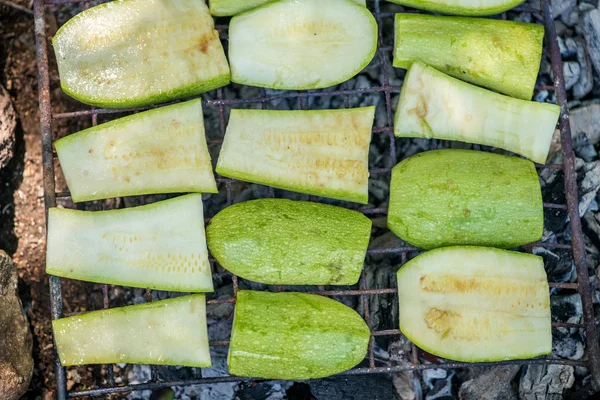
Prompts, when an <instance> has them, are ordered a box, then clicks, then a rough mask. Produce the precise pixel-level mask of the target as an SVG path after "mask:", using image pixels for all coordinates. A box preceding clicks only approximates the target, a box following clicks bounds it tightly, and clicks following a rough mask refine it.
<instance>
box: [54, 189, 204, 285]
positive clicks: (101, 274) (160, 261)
mask: <svg viewBox="0 0 600 400" xmlns="http://www.w3.org/2000/svg"><path fill="white" fill-rule="evenodd" d="M46 272H47V273H48V274H50V275H56V276H62V277H65V278H71V279H80V280H83V281H89V282H99V283H110V284H115V285H124V286H133V287H142V288H150V289H160V290H171V291H176V292H212V290H213V284H212V273H211V268H210V265H209V263H208V251H207V249H206V239H205V235H204V218H203V210H202V195H200V194H189V195H186V196H180V197H177V198H174V199H170V200H165V201H159V202H157V203H153V204H149V205H145V206H140V207H134V208H126V209H122V210H110V211H78V210H68V209H63V208H51V209H50V210H49V211H48V246H47V250H46Z"/></svg>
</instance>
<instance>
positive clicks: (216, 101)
mask: <svg viewBox="0 0 600 400" xmlns="http://www.w3.org/2000/svg"><path fill="white" fill-rule="evenodd" d="M81 1H82V0H34V17H35V37H36V51H37V62H38V67H39V76H38V79H39V97H40V111H41V114H40V115H41V121H40V123H41V133H42V157H43V177H44V202H45V209H46V212H47V211H48V208H49V207H54V206H56V204H57V203H56V201H57V198H61V197H68V196H69V193H65V192H61V193H57V192H56V189H55V157H56V154H55V153H53V150H52V124H53V122H54V121H56V120H59V119H66V118H91V121H92V124H93V125H96V124H97V119H98V115H101V114H113V113H122V112H123V111H124V110H111V109H100V108H90V107H86V106H84V105H83V104H82V105H81V107H82V109H81V110H79V111H74V112H66V113H60V114H53V113H52V112H51V110H52V106H51V96H50V81H49V63H48V35H47V32H46V25H45V14H46V11H47V8H48V7H58V8H60V7H61V6H63V5H65V4H70V3H75V2H81ZM86 6H89V4H86ZM368 6H369V8H370V10H371V11H372V12H373V14H374V16H375V18H376V20H377V23H378V26H379V47H378V51H377V54H376V57H377V58H376V61H377V62H378V63H379V66H378V67H379V69H380V71H379V74H380V75H379V76H380V78H381V82H383V84H382V85H377V86H372V87H368V88H362V89H348V88H347V86H346V85H344V86H342V89H339V90H309V91H301V92H290V91H285V92H272V91H269V92H267V91H265V90H260V92H259V93H260V96H258V97H252V98H234V99H228V98H225V96H224V90H223V89H222V88H221V89H217V90H216V91H214V92H211V94H210V95H209V96H205V95H203V96H201V97H202V98H203V106H204V107H205V108H216V110H218V113H219V121H220V134H221V140H222V137H223V136H224V134H225V128H226V125H227V121H226V111H227V110H228V109H230V108H235V107H243V106H246V105H249V104H254V105H256V106H260V107H261V108H265V107H267V106H268V105H269V102H272V101H274V100H278V99H283V98H287V99H297V104H298V107H299V108H301V109H306V108H307V107H308V100H309V99H311V98H313V99H317V98H319V97H325V96H338V97H341V98H343V99H344V102H343V104H344V106H345V107H349V105H350V99H351V98H353V97H360V96H363V95H365V94H373V93H377V94H379V95H381V96H383V97H384V98H385V101H384V102H382V103H381V104H380V105H379V107H381V106H382V105H383V106H384V107H385V113H386V114H385V117H386V118H385V124H384V125H383V126H375V127H374V128H373V135H374V136H375V135H383V136H384V137H387V138H388V140H389V154H388V157H389V160H387V161H388V163H387V165H391V166H393V165H395V164H396V163H397V162H398V159H397V153H396V140H405V139H396V138H395V137H394V135H393V124H392V121H393V118H392V117H393V114H392V94H396V93H399V91H400V86H396V85H391V84H390V72H389V71H390V69H391V68H392V67H391V53H392V50H393V47H392V46H391V43H383V35H382V30H383V24H384V22H385V21H391V19H392V18H393V16H394V13H386V12H381V9H380V6H381V1H380V0H373V1H369V2H368ZM517 10H518V11H519V12H525V13H531V14H532V15H533V17H534V18H536V19H537V20H540V21H543V23H544V26H545V29H546V38H545V48H546V51H547V52H548V54H549V55H550V57H551V60H552V73H553V77H554V86H553V87H552V86H544V87H541V89H545V90H554V91H555V94H556V100H557V103H558V104H559V105H560V107H561V115H560V119H559V125H558V129H559V130H560V139H561V142H562V143H561V144H562V150H561V151H562V156H563V163H564V164H553V165H537V169H538V172H539V171H543V170H544V169H548V168H552V169H562V170H563V172H564V174H563V175H564V188H565V195H566V200H567V201H566V204H552V203H545V204H544V207H545V208H546V209H562V210H566V211H567V212H568V216H569V219H570V229H571V244H559V243H547V242H540V243H535V244H534V245H535V246H539V247H544V248H548V249H570V250H572V255H573V260H572V261H573V262H574V264H575V267H576V271H577V283H560V282H549V286H550V288H559V289H568V290H576V291H577V293H579V295H580V296H581V301H582V305H583V320H582V322H581V323H567V322H553V323H552V326H553V328H554V327H566V328H576V329H581V330H583V331H584V332H585V338H586V346H585V355H584V357H583V358H582V359H581V360H570V359H562V358H556V357H554V358H553V357H552V356H549V357H541V358H535V359H530V360H511V361H503V362H496V363H478V364H476V365H530V364H563V365H572V366H585V367H587V368H588V369H589V371H590V373H591V376H592V379H591V381H590V383H588V384H587V385H586V386H584V387H583V388H581V389H580V390H579V391H578V392H577V393H574V394H573V397H574V398H584V397H585V396H588V395H590V394H592V393H595V392H598V391H600V347H599V343H598V334H597V328H596V325H595V322H594V311H593V305H592V289H591V286H590V284H589V279H588V278H589V276H588V270H587V267H586V254H585V247H584V240H583V235H582V231H581V222H580V216H579V210H578V192H577V181H576V172H575V165H574V154H573V148H572V139H571V129H570V126H569V114H568V109H567V98H566V90H565V83H564V79H563V68H562V61H561V55H560V50H559V47H558V41H557V36H556V31H555V27H554V22H553V17H552V11H551V8H550V5H549V1H548V0H541V11H540V10H537V9H534V8H529V7H523V6H521V7H518V8H517ZM501 17H502V18H504V19H505V18H506V14H502V15H501ZM216 28H217V29H218V30H219V32H220V35H221V39H222V40H226V34H227V24H222V23H221V20H219V19H218V20H217V25H216ZM538 89H540V87H538ZM273 93H274V94H273ZM139 110H142V109H130V110H125V111H128V112H135V111H139ZM221 140H212V141H209V146H219V145H220V143H221ZM447 145H448V144H447V143H442V146H447ZM390 169H391V168H379V169H374V170H371V171H370V173H371V175H375V174H389V172H390ZM217 181H218V182H219V183H220V184H219V187H220V193H219V195H218V196H224V198H226V205H230V204H232V201H233V198H232V184H234V182H235V181H234V180H232V179H225V178H221V177H218V179H217ZM268 193H269V195H270V196H274V195H275V192H274V190H273V189H272V188H270V189H269V191H268ZM311 200H312V201H319V198H316V197H312V196H311ZM359 210H360V211H362V212H363V213H364V214H366V215H367V216H384V215H385V214H386V213H387V210H386V209H385V208H361V209H359ZM532 248H533V245H529V246H525V247H524V250H525V251H531V250H532ZM417 250H418V249H415V248H414V247H410V246H403V247H394V248H383V249H373V250H369V252H368V253H369V254H379V255H385V256H390V257H391V256H394V257H398V256H399V257H400V259H401V264H404V263H405V262H406V261H407V259H408V254H409V253H414V252H415V251H417ZM211 264H212V265H213V268H216V265H215V261H214V260H213V259H211ZM364 268H365V269H368V268H369V265H368V264H366V265H365V266H364ZM232 282H233V293H234V296H233V297H231V298H219V299H210V295H209V299H210V300H208V304H221V303H235V294H236V292H237V288H238V278H237V277H236V276H233V277H232ZM271 289H272V290H276V291H280V290H293V286H285V287H282V286H276V287H272V288H271ZM313 289H314V290H313V291H312V292H313V293H317V294H320V295H323V296H356V297H358V303H359V309H360V311H361V313H362V315H363V316H364V318H365V320H366V322H367V324H368V325H369V327H372V324H371V315H370V310H369V298H370V296H377V295H392V294H394V293H396V292H397V289H396V288H372V287H369V286H368V284H367V279H366V275H365V271H364V269H363V272H362V275H361V279H360V281H359V284H358V287H357V288H353V289H349V290H327V289H326V288H325V287H322V286H316V287H313ZM102 291H103V299H104V308H108V307H109V296H108V293H109V292H108V286H107V285H103V290H102ZM50 296H51V304H52V307H51V310H52V319H56V318H60V317H62V316H63V311H62V301H63V300H62V295H61V278H58V277H53V276H51V277H50ZM153 297H154V298H156V296H153ZM371 335H372V336H371V340H370V343H369V347H368V353H367V361H366V362H367V363H368V366H366V367H359V368H354V369H352V370H349V371H346V372H344V373H343V375H357V374H392V373H395V372H401V371H407V370H412V371H420V370H425V369H431V368H446V369H449V368H469V367H472V366H473V365H475V364H470V363H465V362H445V361H438V362H434V363H429V364H423V363H419V354H420V353H419V352H421V350H419V349H417V348H416V347H415V346H414V345H412V353H411V354H410V355H409V356H410V359H409V360H407V361H409V364H408V365H401V366H400V365H395V366H394V365H391V366H390V365H381V363H380V362H378V361H377V360H376V358H375V356H374V341H375V338H376V337H378V336H390V337H393V336H399V335H401V333H400V330H398V329H389V330H379V331H372V333H371ZM210 345H211V346H227V345H228V341H214V340H213V341H211V342H210ZM55 368H56V388H57V392H56V393H57V398H58V399H59V400H63V399H66V398H77V397H84V396H102V395H107V394H112V393H124V392H131V391H137V390H151V389H159V388H164V387H169V386H185V385H207V384H215V383H221V382H236V381H250V380H252V379H249V378H243V377H236V376H222V377H202V372H201V370H200V373H199V374H198V373H197V374H196V375H195V377H194V378H193V379H189V380H177V381H163V380H160V379H158V378H157V374H156V370H155V369H154V368H153V369H152V371H153V374H152V378H151V379H150V381H148V382H146V383H139V384H128V385H117V384H115V378H114V373H113V366H112V365H108V366H106V367H105V368H106V371H107V372H106V377H105V382H106V383H105V384H103V385H101V386H93V387H89V388H86V389H85V390H80V391H67V386H66V373H65V368H63V367H62V366H61V364H60V361H59V359H58V356H56V355H55Z"/></svg>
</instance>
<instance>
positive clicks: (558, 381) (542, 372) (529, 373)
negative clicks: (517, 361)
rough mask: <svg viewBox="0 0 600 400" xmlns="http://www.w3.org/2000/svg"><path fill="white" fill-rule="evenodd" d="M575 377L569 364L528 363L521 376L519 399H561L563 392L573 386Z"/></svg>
mask: <svg viewBox="0 0 600 400" xmlns="http://www.w3.org/2000/svg"><path fill="white" fill-rule="evenodd" d="M574 382H575V377H574V374H573V367H571V366H569V365H529V366H527V367H525V372H524V374H523V376H522V377H521V383H520V385H519V397H520V398H521V400H542V399H543V400H562V399H563V392H564V391H565V389H569V388H571V387H572V386H573V383H574Z"/></svg>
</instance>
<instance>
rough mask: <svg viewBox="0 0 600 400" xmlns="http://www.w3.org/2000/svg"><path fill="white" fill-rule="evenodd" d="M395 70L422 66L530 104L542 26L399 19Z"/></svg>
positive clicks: (403, 16) (409, 16)
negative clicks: (419, 62)
mask: <svg viewBox="0 0 600 400" xmlns="http://www.w3.org/2000/svg"><path fill="white" fill-rule="evenodd" d="M395 32H396V34H395V51H394V67H399V68H405V69H408V68H409V67H410V66H411V64H412V62H413V61H415V60H416V61H421V62H423V63H425V64H428V65H431V66H432V67H434V68H436V69H437V70H439V71H441V72H444V73H446V74H448V75H451V76H453V77H455V78H458V79H462V80H465V81H467V82H470V83H474V84H476V85H480V86H484V87H487V88H490V89H493V90H497V91H499V92H501V93H504V94H507V95H509V96H512V97H516V98H519V99H524V100H531V97H532V95H533V90H534V87H535V82H536V80H537V75H538V72H539V69H540V59H541V57H542V45H543V43H542V42H543V40H544V27H543V26H542V25H539V24H530V23H520V22H513V21H501V20H493V19H482V18H464V17H438V16H433V15H422V14H396V20H395Z"/></svg>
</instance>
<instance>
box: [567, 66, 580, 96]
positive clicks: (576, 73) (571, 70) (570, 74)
mask: <svg viewBox="0 0 600 400" xmlns="http://www.w3.org/2000/svg"><path fill="white" fill-rule="evenodd" d="M563 75H564V78H565V89H567V90H569V89H571V88H572V87H573V86H575V84H576V83H577V82H578V81H579V78H580V75H581V67H580V66H579V63H578V62H577V61H566V62H564V63H563Z"/></svg>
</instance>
